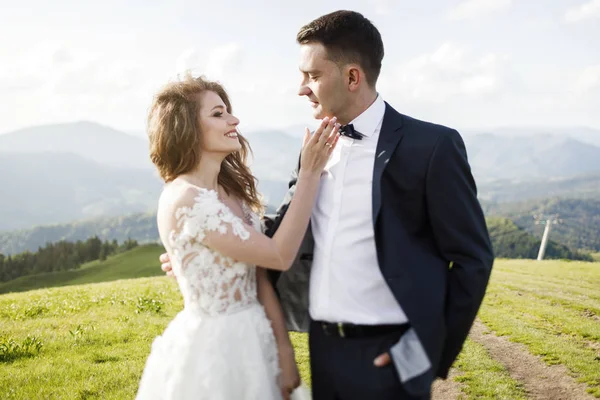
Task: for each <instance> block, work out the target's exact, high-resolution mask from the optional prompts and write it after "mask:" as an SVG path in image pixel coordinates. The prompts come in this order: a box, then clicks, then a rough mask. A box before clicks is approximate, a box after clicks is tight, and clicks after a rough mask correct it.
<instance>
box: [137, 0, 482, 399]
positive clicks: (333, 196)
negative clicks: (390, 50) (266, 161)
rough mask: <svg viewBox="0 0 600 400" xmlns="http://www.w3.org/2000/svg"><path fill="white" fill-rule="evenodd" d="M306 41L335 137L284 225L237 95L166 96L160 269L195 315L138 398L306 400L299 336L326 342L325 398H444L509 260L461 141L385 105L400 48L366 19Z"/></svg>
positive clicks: (159, 130) (316, 91)
mask: <svg viewBox="0 0 600 400" xmlns="http://www.w3.org/2000/svg"><path fill="white" fill-rule="evenodd" d="M297 42H298V44H299V45H300V52H301V61H300V70H301V72H302V75H303V79H302V82H301V84H300V89H299V95H301V96H306V97H307V98H308V100H309V101H310V104H311V106H312V108H313V117H314V118H316V119H318V120H321V124H320V125H319V127H318V129H316V130H315V131H314V132H312V133H311V132H309V131H308V130H307V132H306V133H305V137H304V142H303V146H302V151H301V155H300V159H299V162H298V168H297V169H296V171H294V173H293V175H292V179H291V181H290V189H289V192H288V194H287V196H286V198H285V200H284V202H283V204H282V205H281V206H280V207H279V209H278V211H277V214H276V215H275V216H271V217H266V216H262V213H263V209H262V206H261V204H260V201H259V198H258V194H257V189H256V185H255V180H254V177H253V176H252V174H251V172H250V170H249V168H248V167H247V166H246V155H247V153H248V150H249V146H248V143H247V141H246V140H245V139H244V138H243V136H241V135H240V134H239V132H238V130H237V125H238V123H239V120H238V119H237V118H236V117H234V116H233V114H232V107H231V103H230V101H229V98H228V96H227V94H226V92H225V90H224V89H223V87H222V86H220V85H219V84H217V83H215V82H211V81H207V80H204V79H202V78H195V79H194V78H191V77H189V78H187V79H185V80H183V81H180V82H175V83H171V84H169V85H168V86H166V87H165V88H164V89H163V90H162V91H160V92H159V93H158V94H157V95H156V96H155V98H154V102H153V106H152V108H151V111H150V115H149V121H148V130H149V132H148V133H149V136H150V144H151V158H152V161H153V162H154V164H155V165H156V167H157V169H158V171H159V172H160V175H161V176H162V178H163V179H164V181H165V182H166V184H165V187H164V191H163V193H162V195H161V197H160V201H159V207H158V216H157V218H158V228H159V232H160V237H161V240H162V242H163V243H164V245H165V248H166V250H167V253H166V254H163V255H162V256H161V262H163V266H162V268H163V270H164V271H166V272H167V273H169V274H174V275H175V277H176V278H177V283H178V285H179V287H180V289H181V292H182V295H183V298H184V303H185V307H184V310H183V311H181V312H180V313H179V314H178V315H177V316H176V317H175V319H174V320H173V321H172V322H171V323H170V324H169V326H168V327H167V328H166V330H165V331H164V333H163V334H162V335H161V336H159V337H157V338H156V339H155V341H154V342H153V344H152V350H151V353H150V356H149V358H148V360H147V362H146V366H145V369H144V372H143V376H142V378H141V382H140V387H139V391H138V395H137V398H138V399H177V400H185V399H211V400H238V399H260V400H269V399H282V398H289V395H290V393H291V392H292V391H293V390H294V389H295V388H296V387H297V386H298V385H299V384H300V378H299V374H298V370H297V366H296V364H295V360H294V350H293V348H292V345H291V343H290V339H289V337H288V329H289V330H298V331H308V332H309V346H310V364H311V377H312V378H311V379H312V397H313V398H314V399H315V400H335V399H337V400H354V399H357V400H358V399H381V400H383V399H428V398H429V397H430V390H431V384H432V382H433V380H434V379H435V378H436V377H441V378H446V377H447V374H448V370H449V369H450V366H451V365H452V363H453V362H454V360H455V359H456V357H457V355H458V354H459V352H460V350H461V348H462V346H463V343H464V341H465V339H466V337H467V334H468V332H469V329H470V327H471V325H472V323H473V320H474V318H475V316H476V314H477V311H478V309H479V306H480V304H481V301H482V299H483V296H484V293H485V289H486V286H487V283H488V280H489V276H490V272H491V268H492V263H493V259H494V256H493V253H492V248H491V244H490V239H489V236H488V232H487V228H486V224H485V219H484V216H483V213H482V210H481V207H480V205H479V202H478V200H477V195H476V186H475V183H474V181H473V177H472V174H471V171H470V167H469V163H468V161H467V155H466V152H465V147H464V144H463V141H462V139H461V137H460V135H459V134H458V133H457V132H456V131H455V130H452V129H449V128H446V127H443V126H440V125H434V124H431V123H427V122H423V121H419V120H416V119H413V118H410V117H408V116H405V115H402V114H400V113H398V112H397V111H396V110H394V109H393V108H392V107H391V106H390V105H389V104H387V103H386V102H384V100H383V99H382V97H381V95H379V93H378V91H377V89H376V83H377V78H378V76H379V72H380V69H381V62H382V59H383V54H384V50H383V43H382V40H381V36H380V34H379V32H378V30H377V29H376V28H375V27H374V26H373V24H372V23H371V22H370V21H369V20H367V19H366V18H364V17H363V16H362V15H361V14H359V13H356V12H351V11H337V12H334V13H331V14H328V15H324V16H322V17H320V18H317V19H316V20H314V21H312V22H310V23H309V24H307V25H306V26H304V27H302V28H301V30H300V32H299V33H298V35H297ZM261 220H262V221H261ZM263 230H264V231H265V232H264V234H263V233H262V232H263Z"/></svg>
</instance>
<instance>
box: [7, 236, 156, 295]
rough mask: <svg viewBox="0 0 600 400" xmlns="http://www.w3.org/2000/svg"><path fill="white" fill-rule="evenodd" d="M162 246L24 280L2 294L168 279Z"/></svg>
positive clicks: (136, 249) (133, 251)
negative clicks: (163, 267) (162, 265)
mask: <svg viewBox="0 0 600 400" xmlns="http://www.w3.org/2000/svg"><path fill="white" fill-rule="evenodd" d="M163 252H164V250H163V248H162V246H158V245H144V246H139V247H136V248H134V249H133V250H130V251H128V252H127V253H122V254H117V255H115V256H112V257H109V258H108V259H107V260H106V261H104V262H100V261H92V262H90V263H87V264H84V265H83V266H82V267H81V268H80V269H76V270H71V271H61V272H54V273H46V274H38V275H29V276H23V277H21V278H18V279H15V280H12V281H9V282H5V283H0V294H2V293H9V292H24V291H26V290H32V289H40V288H45V287H58V286H71V285H83V284H85V283H96V282H108V281H115V280H117V279H131V278H142V277H149V276H160V275H164V274H163V272H162V271H161V270H160V266H159V262H158V256H159V255H160V254H161V253H163Z"/></svg>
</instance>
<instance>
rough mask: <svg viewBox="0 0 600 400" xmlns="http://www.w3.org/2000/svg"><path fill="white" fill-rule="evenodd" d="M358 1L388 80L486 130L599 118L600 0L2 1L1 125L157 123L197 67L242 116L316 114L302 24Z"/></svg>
mask: <svg viewBox="0 0 600 400" xmlns="http://www.w3.org/2000/svg"><path fill="white" fill-rule="evenodd" d="M338 9H350V10H355V11H358V12H360V13H362V14H363V15H365V17H367V18H369V19H370V20H371V21H372V22H373V23H374V24H375V26H377V28H378V29H379V31H380V32H381V34H382V38H383V42H384V47H385V58H384V60H383V67H382V72H381V76H380V79H379V82H378V85H377V88H378V91H379V93H380V94H381V95H382V96H383V98H384V99H385V100H386V101H388V102H389V103H390V104H391V105H392V106H393V107H394V108H396V109H397V110H398V111H400V112H401V113H404V114H407V115H410V116H412V117H415V118H419V119H424V120H428V121H432V122H436V123H439V124H444V125H448V126H452V127H453V128H456V129H459V130H461V129H465V130H477V129H491V128H496V127H502V126H521V127H522V126H535V127H554V128H556V127H570V126H587V127H591V128H596V129H600V112H599V111H598V110H600V45H599V44H598V43H599V42H598V39H593V38H600V0H543V1H542V0H537V1H535V0H446V1H441V0H422V1H407V0H405V1H399V0H343V1H341V0H340V1H337V0H336V1H333V0H329V1H328V0H319V1H317V0H305V1H302V2H291V1H276V0H273V1H267V0H255V1H243V0H229V1H215V0H212V1H205V0H196V1H188V0H170V1H166V0H165V1H158V0H144V1H142V0H128V1H125V2H123V1H116V0H103V1H91V0H77V1H75V0H72V1H71V0H54V1H52V2H49V1H42V0H20V1H19V2H17V1H15V0H10V1H7V0H0V38H1V39H0V134H2V133H6V132H9V131H12V130H16V129H20V128H23V127H28V126H32V125H40V124H50V123H63V122H72V121H79V120H90V121H95V122H98V123H101V124H105V125H109V126H112V127H114V128H117V129H120V130H123V131H126V132H132V133H137V134H140V135H143V134H144V131H145V127H146V115H147V110H148V107H149V105H150V102H151V100H152V95H153V94H154V93H155V92H156V91H157V90H158V89H159V88H160V87H161V86H162V85H163V84H165V83H167V82H168V81H169V80H171V79H175V78H176V77H177V74H178V73H182V72H184V71H185V70H188V69H189V70H191V71H192V72H193V73H194V74H203V75H205V76H206V77H207V78H209V79H213V80H219V81H220V82H222V83H223V84H224V86H225V87H226V89H227V90H228V92H229V94H230V96H231V98H232V102H233V108H234V113H235V114H236V115H237V116H238V117H239V118H240V120H241V124H240V129H241V131H242V132H244V131H253V130H257V129H276V128H283V127H289V126H306V125H310V124H312V119H311V109H310V107H309V105H308V102H307V101H306V99H305V98H302V97H299V96H297V94H296V93H297V89H298V85H299V82H300V78H301V76H300V72H299V71H298V60H299V48H298V45H297V44H296V42H295V36H296V33H297V31H298V30H299V28H300V27H301V26H302V25H304V24H305V23H308V22H310V21H311V20H312V19H314V18H317V17H318V16H320V15H323V14H326V13H329V12H331V11H335V10H338Z"/></svg>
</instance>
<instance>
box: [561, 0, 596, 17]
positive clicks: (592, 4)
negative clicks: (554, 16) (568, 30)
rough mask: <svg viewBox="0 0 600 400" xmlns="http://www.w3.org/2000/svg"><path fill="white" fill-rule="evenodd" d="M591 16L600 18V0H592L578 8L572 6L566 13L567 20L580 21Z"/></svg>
mask: <svg viewBox="0 0 600 400" xmlns="http://www.w3.org/2000/svg"><path fill="white" fill-rule="evenodd" d="M590 18H600V0H590V1H588V2H587V3H585V4H582V5H580V6H579V7H576V8H571V9H570V10H568V11H567V13H566V14H565V20H566V21H567V22H578V21H581V20H585V19H590Z"/></svg>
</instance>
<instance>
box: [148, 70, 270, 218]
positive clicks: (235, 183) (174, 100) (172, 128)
mask: <svg viewBox="0 0 600 400" xmlns="http://www.w3.org/2000/svg"><path fill="white" fill-rule="evenodd" d="M205 91H212V92H215V93H216V94H217V95H219V97H221V99H222V100H223V102H224V103H225V106H226V107H227V112H228V113H230V114H231V102H230V100H229V96H228V95H227V92H226V91H225V89H224V88H223V86H222V85H221V84H219V83H217V82H214V81H209V80H206V79H205V78H204V77H197V78H194V77H192V76H191V75H190V74H187V75H186V76H185V77H184V78H183V79H181V80H179V81H176V82H170V83H168V84H167V85H166V86H164V87H163V88H162V89H161V90H160V91H159V92H158V93H157V94H156V95H155V96H154V99H153V101H152V106H151V107H150V112H149V114H148V137H149V139H150V159H151V160H152V162H153V163H154V165H155V166H156V168H157V169H158V172H159V174H160V176H161V178H162V179H163V180H164V181H165V182H170V181H172V180H173V179H175V178H177V177H178V176H179V175H181V174H185V173H187V172H190V171H191V170H192V169H194V168H195V167H196V166H197V165H198V162H199V160H200V151H201V148H200V147H201V146H200V135H201V134H202V132H201V130H200V126H199V122H198V112H199V110H200V101H199V98H200V97H199V96H198V95H199V94H201V93H203V92H205ZM238 139H239V141H240V144H241V149H240V150H238V151H235V152H233V153H231V154H229V155H228V156H227V157H225V160H223V163H222V164H221V171H220V173H219V177H218V182H219V184H220V185H221V186H222V187H223V188H224V189H225V191H226V192H227V194H229V195H234V196H236V197H238V198H239V199H241V200H242V201H244V202H245V203H246V204H247V205H248V206H249V207H250V208H251V209H252V210H253V211H255V212H257V213H259V214H262V213H263V205H262V204H261V201H260V199H259V195H258V192H257V189H256V186H257V185H256V182H257V180H256V178H255V177H254V176H253V175H252V173H251V171H250V168H248V166H247V164H246V162H247V158H248V155H249V154H251V149H250V145H249V143H248V141H247V140H246V139H245V138H244V137H243V136H242V135H240V134H238Z"/></svg>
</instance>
